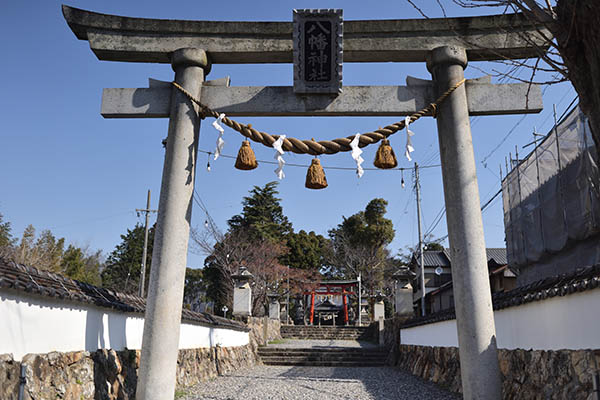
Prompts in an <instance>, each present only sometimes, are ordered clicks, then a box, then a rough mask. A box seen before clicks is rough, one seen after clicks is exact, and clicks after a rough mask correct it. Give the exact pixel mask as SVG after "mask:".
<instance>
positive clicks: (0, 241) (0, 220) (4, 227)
mask: <svg viewBox="0 0 600 400" xmlns="http://www.w3.org/2000/svg"><path fill="white" fill-rule="evenodd" d="M11 231H12V228H11V226H10V222H8V221H6V222H4V215H2V213H0V248H1V247H10V246H12V245H13V242H14V240H13V237H12V234H11Z"/></svg>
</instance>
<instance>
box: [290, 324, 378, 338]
mask: <svg viewBox="0 0 600 400" xmlns="http://www.w3.org/2000/svg"><path fill="white" fill-rule="evenodd" d="M281 337H283V338H284V339H308V340H373V332H372V330H371V329H369V328H368V327H358V326H306V325H282V326H281Z"/></svg>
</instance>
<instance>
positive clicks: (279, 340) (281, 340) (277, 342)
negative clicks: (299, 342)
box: [269, 339, 286, 344]
mask: <svg viewBox="0 0 600 400" xmlns="http://www.w3.org/2000/svg"><path fill="white" fill-rule="evenodd" d="M285 342H286V340H285V339H275V340H271V341H269V344H282V343H285Z"/></svg>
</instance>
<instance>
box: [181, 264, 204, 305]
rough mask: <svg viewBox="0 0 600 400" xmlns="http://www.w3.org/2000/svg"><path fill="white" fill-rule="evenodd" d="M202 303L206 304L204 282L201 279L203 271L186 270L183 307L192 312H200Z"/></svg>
mask: <svg viewBox="0 0 600 400" xmlns="http://www.w3.org/2000/svg"><path fill="white" fill-rule="evenodd" d="M203 303H206V282H205V280H204V279H203V270H201V269H195V268H186V269H185V286H184V291H183V305H184V307H187V308H189V309H190V310H192V311H200V306H201V304H203Z"/></svg>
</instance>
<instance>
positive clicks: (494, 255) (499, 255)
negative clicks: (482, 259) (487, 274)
mask: <svg viewBox="0 0 600 400" xmlns="http://www.w3.org/2000/svg"><path fill="white" fill-rule="evenodd" d="M485 252H486V254H487V259H488V263H489V262H490V261H492V260H493V261H494V262H496V264H498V265H506V264H508V258H506V249H505V248H488V249H485Z"/></svg>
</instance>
